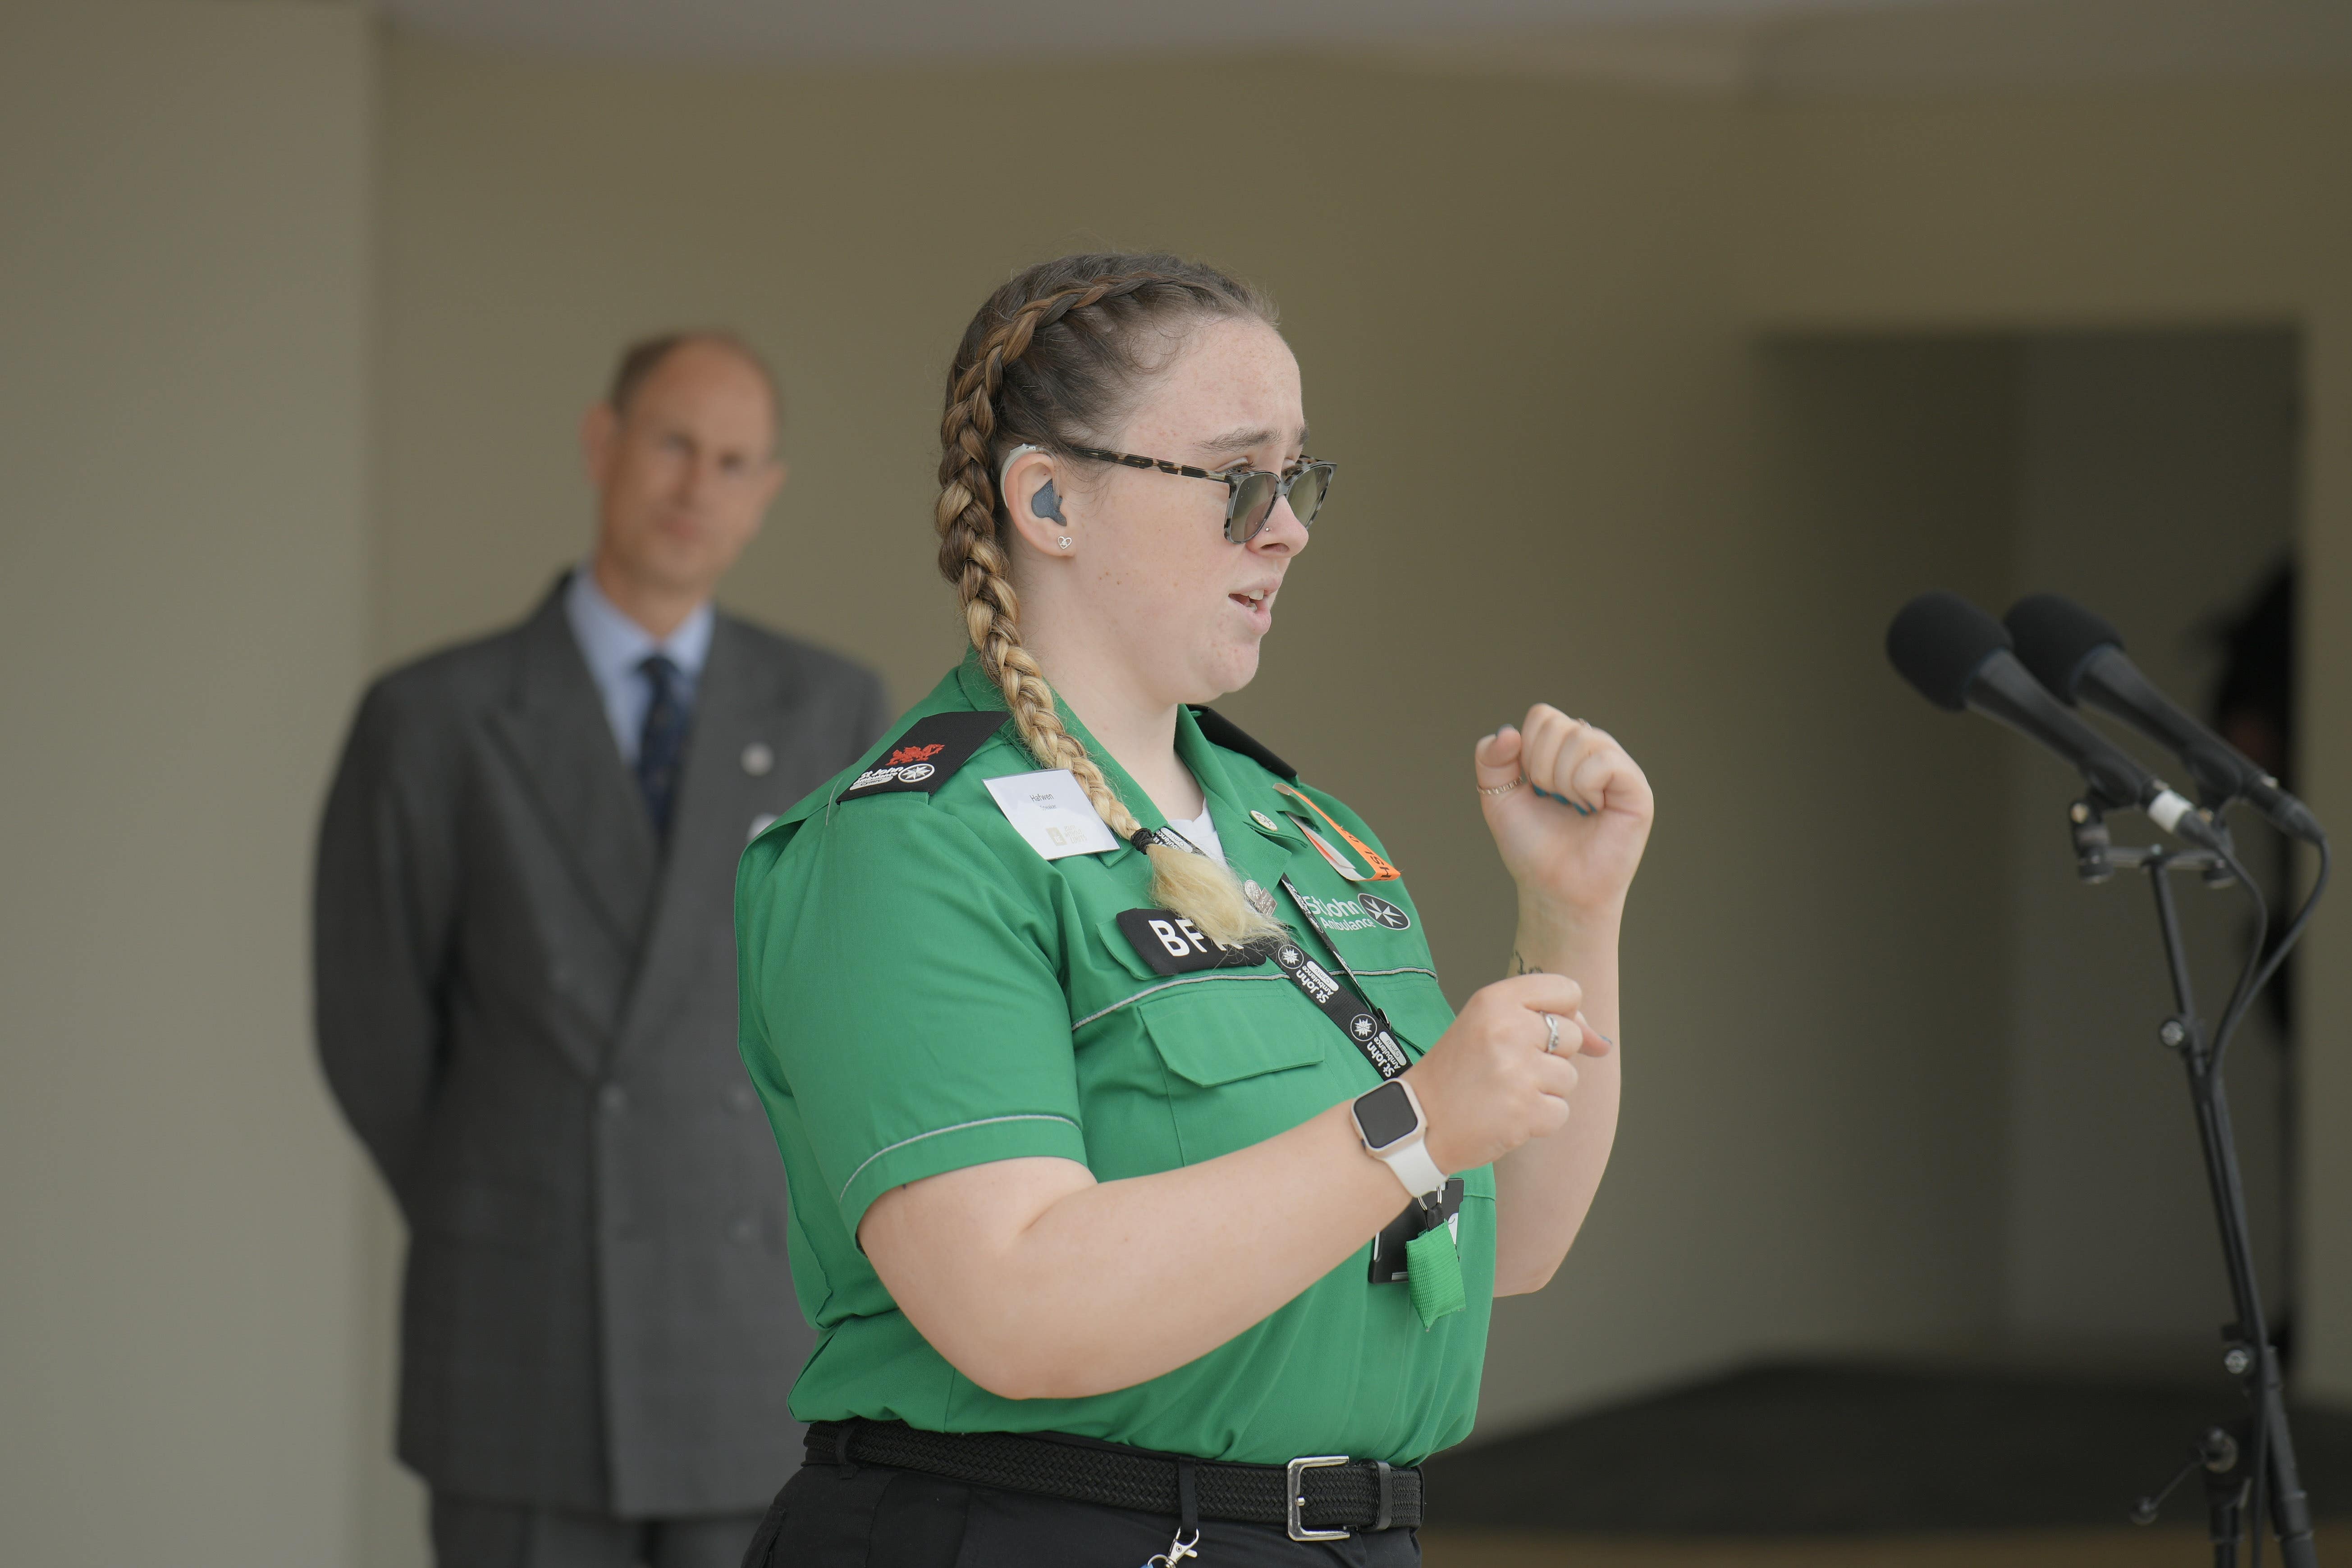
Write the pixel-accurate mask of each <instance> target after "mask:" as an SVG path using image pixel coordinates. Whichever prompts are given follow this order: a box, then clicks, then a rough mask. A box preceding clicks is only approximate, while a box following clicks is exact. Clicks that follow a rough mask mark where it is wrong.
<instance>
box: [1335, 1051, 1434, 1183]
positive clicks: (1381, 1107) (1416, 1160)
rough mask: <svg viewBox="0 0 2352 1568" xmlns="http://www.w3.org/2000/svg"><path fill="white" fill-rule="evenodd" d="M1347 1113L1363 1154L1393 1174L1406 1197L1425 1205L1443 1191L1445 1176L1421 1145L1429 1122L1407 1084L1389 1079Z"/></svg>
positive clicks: (1362, 1096)
mask: <svg viewBox="0 0 2352 1568" xmlns="http://www.w3.org/2000/svg"><path fill="white" fill-rule="evenodd" d="M1351 1109H1352V1110H1354V1111H1355V1114H1356V1136H1357V1137H1359V1138H1360V1139H1362V1140H1363V1141H1364V1152H1366V1153H1368V1154H1370V1156H1371V1157H1372V1158H1373V1159H1375V1160H1378V1161H1379V1162H1380V1163H1381V1164H1383V1165H1386V1166H1387V1167H1388V1168H1389V1169H1390V1170H1391V1171H1393V1172H1395V1173H1396V1179H1397V1180H1398V1181H1400V1182H1402V1183H1403V1184H1404V1190H1405V1191H1406V1192H1407V1193H1409V1194H1412V1196H1413V1197H1414V1198H1415V1199H1417V1200H1419V1201H1420V1202H1422V1203H1423V1204H1426V1203H1428V1202H1429V1201H1430V1200H1431V1199H1432V1198H1433V1196H1434V1195H1435V1194H1439V1193H1441V1192H1443V1191H1444V1188H1445V1173H1444V1172H1443V1171H1441V1170H1439V1169H1438V1168H1437V1162H1436V1161H1434V1160H1433V1159H1431V1158H1430V1157H1429V1151H1428V1150H1427V1149H1426V1148H1424V1147H1423V1144H1422V1137H1423V1134H1424V1133H1425V1132H1427V1131H1429V1120H1428V1118H1426V1117H1424V1116H1423V1115H1422V1113H1421V1101H1420V1100H1419V1099H1418V1098H1416V1097H1415V1096H1414V1094H1413V1092H1412V1085H1411V1084H1409V1083H1407V1082H1405V1081H1404V1079H1401V1078H1392V1079H1389V1081H1388V1082H1386V1083H1384V1084H1382V1085H1381V1087H1380V1088H1378V1089H1374V1090H1372V1092H1371V1093H1370V1094H1365V1095H1359V1096H1358V1097H1357V1099H1356V1102H1355V1104H1354V1105H1353V1107H1351Z"/></svg>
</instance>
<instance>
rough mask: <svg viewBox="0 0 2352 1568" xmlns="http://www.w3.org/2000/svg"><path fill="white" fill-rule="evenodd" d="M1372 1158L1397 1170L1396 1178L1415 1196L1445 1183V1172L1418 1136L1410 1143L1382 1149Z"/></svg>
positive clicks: (1438, 1188)
mask: <svg viewBox="0 0 2352 1568" xmlns="http://www.w3.org/2000/svg"><path fill="white" fill-rule="evenodd" d="M1372 1158H1374V1159H1375V1160H1378V1161H1379V1162H1380V1163H1381V1164H1383V1165H1386V1166H1387V1167H1388V1168H1389V1169H1390V1170H1391V1171H1393V1172H1395V1173H1396V1179H1397V1180H1398V1181H1400V1182H1402V1183H1403V1184H1404V1190H1405V1191H1406V1192H1407V1193H1409V1194H1412V1196H1413V1197H1415V1198H1421V1197H1425V1196H1427V1195H1428V1194H1431V1193H1434V1192H1438V1191H1440V1190H1442V1189H1443V1188H1444V1185H1445V1173H1444V1172H1443V1171H1441V1170H1439V1169H1438V1168H1437V1162H1436V1161H1434V1160H1433V1159H1431V1158H1430V1157H1429V1151H1428V1150H1427V1149H1425V1148H1423V1147H1422V1141H1421V1140H1420V1139H1418V1138H1416V1139H1414V1140H1413V1141H1412V1142H1410V1143H1405V1144H1402V1145H1400V1146H1398V1147H1396V1148H1393V1149H1389V1150H1385V1151H1382V1152H1380V1153H1377V1154H1374V1155H1373V1156H1372Z"/></svg>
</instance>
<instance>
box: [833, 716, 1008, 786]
mask: <svg viewBox="0 0 2352 1568" xmlns="http://www.w3.org/2000/svg"><path fill="white" fill-rule="evenodd" d="M1003 727H1004V715H1003V714H1002V713H996V712H987V713H934V714H932V715H931V716H930V717H929V718H928V719H918V720H917V721H915V722H914V723H912V724H910V725H908V728H907V732H906V733H905V734H903V735H901V736H899V737H898V739H897V740H896V741H893V742H890V744H889V746H888V748H887V750H885V751H884V752H883V753H882V755H881V756H880V758H878V759H877V761H876V763H875V764H874V765H873V766H872V767H870V768H868V769H866V771H865V772H864V773H860V774H858V775H857V776H856V778H854V779H852V780H851V781H850V782H849V786H848V787H847V788H845V789H844V790H843V791H842V792H841V794H840V795H839V796H838V797H837V798H839V799H841V800H855V799H857V798H859V797H860V796H863V795H890V794H893V793H895V792H898V791H908V792H916V791H919V792H920V793H922V794H924V795H929V794H930V793H931V792H932V791H933V790H935V789H937V788H939V787H940V785H941V784H945V783H946V782H947V781H948V777H949V775H950V774H951V773H954V772H955V771H956V770H957V769H958V768H960V767H961V766H963V765H964V763H968V762H970V761H971V754H972V753H973V752H977V751H979V750H980V749H981V747H982V746H984V745H986V744H988V742H989V738H990V737H991V736H992V735H994V734H995V733H996V732H997V731H999V730H1001V729H1003Z"/></svg>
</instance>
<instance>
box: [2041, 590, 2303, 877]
mask: <svg viewBox="0 0 2352 1568" xmlns="http://www.w3.org/2000/svg"><path fill="white" fill-rule="evenodd" d="M2003 619H2004V620H2006V621H2007V622H2008V625H2009V631H2010V636H2011V637H2013V638H2015V639H2016V641H2015V647H2016V648H2017V657H2018V658H2019V659H2020V660H2021V662H2022V663H2023V664H2024V666H2025V668H2028V669H2030V670H2032V672H2033V674H2034V676H2035V677H2036V678H2037V679H2040V681H2041V682H2042V685H2044V686H2046V687H2048V688H2049V689H2051V691H2052V692H2053V693H2054V694H2055V695H2056V696H2057V697H2058V698H2059V699H2060V700H2063V701H2065V702H2068V703H2081V702H2088V703H2089V704H2090V705H2091V706H2092V707H2094V708H2097V709H2100V710H2104V711H2105V712H2108V713H2112V714H2113V715H2115V716H2116V718H2118V719H2120V720H2122V721H2124V722H2125V723H2126V724H2129V725H2130V726H2131V727H2132V728H2133V729H2135V730H2137V731H2139V732H2140V733H2141V734H2143V735H2146V736H2147V738H2148V739H2149V740H2151V741H2154V742H2156V743H2157V744H2158V745H2160V746H2163V747H2165V748H2166V749H2167V750H2168V751H2170V752H2173V753H2174V754H2176V755H2177V756H2179V758H2180V762H2181V765H2182V766H2183V767H2186V768H2187V769H2188V770H2189V777H2190V778H2191V779H2193V780H2194V781H2196V784H2197V788H2198V791H2199V793H2200V795H2203V796H2204V798H2205V801H2206V803H2207V804H2208V805H2213V806H2216V807H2219V806H2221V805H2226V804H2228V803H2229V802H2230V801H2231V800H2234V799H2237V798H2238V797H2240V796H2243V797H2244V798H2245V799H2246V800H2247V801H2248V802H2249V803H2250V804H2252V805H2253V807H2254V809H2256V810H2257V811H2260V812H2261V813H2262V814H2263V816H2266V817H2268V818H2270V820H2271V825H2272V826H2274V827H2276V828H2277V829H2278V830H2279V831H2280V832H2281V833H2284V834H2287V835H2289V836H2290V837H2295V838H2300V839H2302V840H2304V841H2305V843H2308V844H2316V843H2318V842H2319V841H2320V840H2321V839H2322V838H2324V837H2326V833H2325V832H2324V831H2322V829H2321V828H2320V826H2319V819H2318V818H2317V817H2315V816H2312V815H2311V810H2310V808H2309V807H2308V806H2306V805H2304V804H2303V802H2301V801H2299V800H2297V799H2295V798H2294V796H2293V795H2289V794H2287V792H2286V791H2284V790H2283V789H2281V788H2280V787H2279V782H2278V780H2276V779H2274V778H2273V777H2271V775H2270V774H2268V773H2264V772H2263V770H2262V767H2261V766H2260V764H2258V763H2255V762H2254V761H2253V759H2252V758H2251V757H2249V756H2247V755H2246V754H2245V753H2244V752H2241V751H2239V750H2238V749H2237V748H2236V747H2235V746H2232V745H2231V744H2230V743H2229V742H2227V741H2224V740H2223V739H2221V736H2219V735H2216V734H2215V733H2213V731H2210V730H2209V729H2207V728H2206V727H2205V726H2204V725H2202V724H2200V723H2199V722H2198V721H2196V720H2195V719H2193V718H2191V717H2190V716H2189V714H2188V713H2187V712H2185V711H2183V710H2182V709H2181V708H2180V706H2179V704H2178V703H2176V702H2174V701H2173V700H2171V699H2170V698H2168V697H2167V696H2166V695H2165V694H2164V693H2163V692H2162V691H2160V690H2158V689H2157V686H2156V683H2155V682H2153V681H2151V680H2149V679H2147V676H2145V675H2143V674H2141V673H2140V668H2139V666H2137V665H2136V664H2134V663H2133V662H2132V661H2131V659H2130V658H2129V657H2128V656H2126V654H2125V652H2124V639H2123V635H2122V634H2121V633H2119V632H2117V631H2116V628H2115V627H2113V626H2109V625H2108V624H2107V623H2106V622H2105V620H2103V619H2101V618H2100V617H2099V616H2095V615H2093V614H2092V613H2091V612H2090V611H2088V610H2086V609H2084V607H2083V606H2082V605H2078V604H2076V603H2074V600H2072V599H2068V598H2064V597H2062V596H2061V595H2056V594H2032V595H2027V596H2026V597H2025V598H2022V599H2020V600H2019V601H2018V602H2017V603H2015V604H2014V605H2011V606H2010V607H2009V614H2008V615H2007V616H2004V617H2003Z"/></svg>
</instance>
